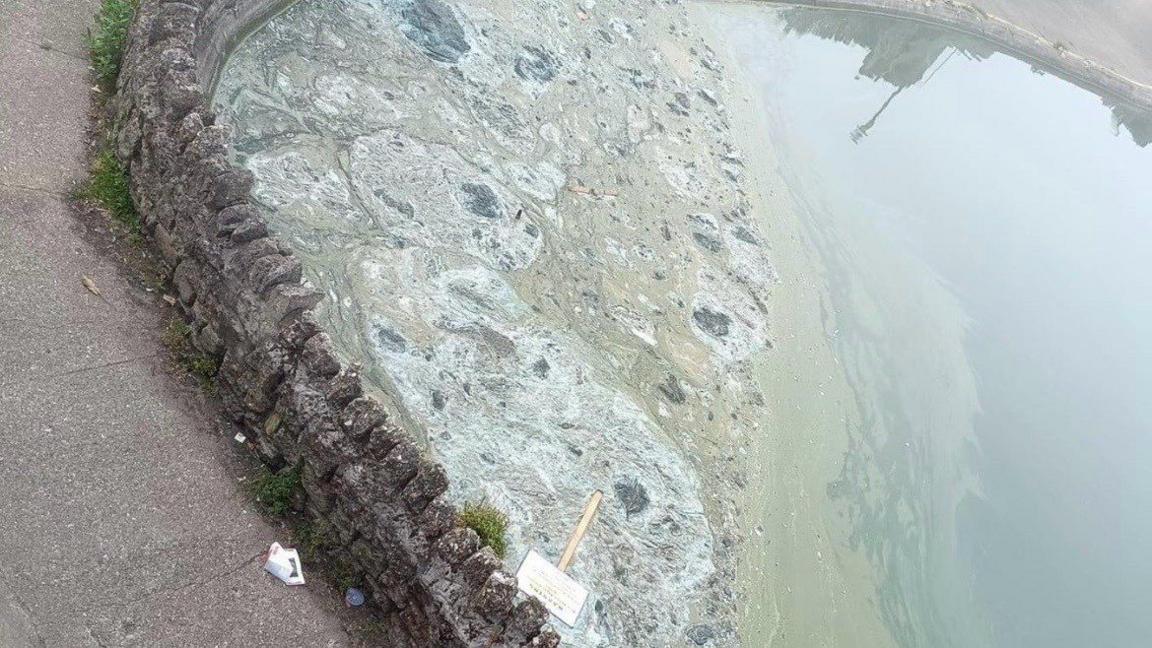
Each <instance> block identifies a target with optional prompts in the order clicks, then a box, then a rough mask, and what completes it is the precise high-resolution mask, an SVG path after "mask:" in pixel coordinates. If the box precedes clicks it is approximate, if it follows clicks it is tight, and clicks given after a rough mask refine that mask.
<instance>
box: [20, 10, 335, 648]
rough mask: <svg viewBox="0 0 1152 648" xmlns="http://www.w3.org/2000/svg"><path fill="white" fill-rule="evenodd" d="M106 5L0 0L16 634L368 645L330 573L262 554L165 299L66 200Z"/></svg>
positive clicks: (106, 647)
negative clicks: (166, 317) (302, 570)
mask: <svg viewBox="0 0 1152 648" xmlns="http://www.w3.org/2000/svg"><path fill="white" fill-rule="evenodd" d="M94 7H95V2H94V1H92V0H87V1H86V0H0V646H3V647H4V648H27V647H33V646H35V647H46V648H58V647H59V648H113V647H120V646H141V647H148V648H161V647H175V646H181V647H184V646H188V647H193V646H195V647H201V646H205V647H212V646H217V647H224V646H231V647H236V648H260V647H264V646H269V647H271V646H276V647H279V648H296V647H307V648H313V647H324V646H350V645H352V644H353V642H352V641H351V640H350V639H349V637H348V635H347V633H346V632H345V629H344V620H343V619H342V617H343V616H345V615H346V613H344V612H342V611H341V610H340V607H339V605H338V602H337V601H333V600H332V598H333V597H331V596H326V595H322V594H321V592H322V591H323V588H320V587H305V588H288V587H287V586H284V585H282V584H280V583H279V582H278V581H275V580H272V579H271V577H269V576H267V575H266V574H264V573H263V571H262V570H261V569H260V566H259V565H258V564H257V562H256V561H255V560H254V558H255V556H256V555H257V554H259V553H260V552H261V551H262V550H263V549H264V548H266V547H267V545H268V544H269V543H270V542H271V541H272V540H274V539H277V533H276V531H275V530H274V529H273V528H271V527H270V526H269V525H268V524H266V523H265V522H264V521H262V519H261V518H260V517H259V516H257V515H256V514H254V513H253V512H252V511H251V509H250V507H249V505H248V501H247V499H246V497H245V496H244V495H243V494H241V493H238V492H237V479H236V475H235V472H236V467H237V465H238V464H237V462H236V460H235V458H234V456H233V455H232V454H231V449H230V448H229V445H228V443H229V441H228V440H227V439H224V438H222V437H221V435H220V434H219V433H216V432H215V431H214V430H213V429H211V427H210V426H209V425H208V423H207V421H208V420H209V419H208V418H207V417H205V416H204V415H203V413H200V412H198V411H197V406H196V405H195V403H196V402H197V399H196V398H195V397H194V395H192V394H190V393H189V392H188V391H187V390H188V388H186V387H182V386H181V385H180V384H179V381H176V380H174V379H172V378H170V377H169V376H168V375H167V374H166V372H165V369H164V367H165V362H166V361H165V359H164V352H163V349H162V347H161V345H160V343H159V340H158V337H159V336H158V331H159V328H160V326H159V321H160V317H161V315H160V313H159V311H158V308H157V306H156V305H155V301H156V300H155V296H151V295H148V294H147V293H145V292H143V291H142V290H139V289H135V288H132V287H130V286H129V284H128V283H127V282H126V281H125V280H124V279H123V278H122V277H121V276H120V275H119V274H118V268H117V266H116V264H115V263H113V262H112V261H110V260H109V259H107V258H106V257H105V256H104V255H102V254H100V253H99V252H98V251H97V250H95V249H94V248H93V246H92V245H90V244H89V243H88V242H86V238H85V237H84V236H82V230H81V229H80V228H79V227H78V226H77V221H76V219H75V218H74V217H73V216H72V215H71V213H70V211H69V209H68V207H67V205H66V202H65V195H66V193H67V192H68V191H69V190H70V188H71V187H72V185H73V183H74V182H75V181H76V180H77V179H79V178H80V177H82V174H83V159H82V158H83V152H84V128H85V125H86V117H85V114H86V111H87V109H88V93H89V87H90V85H91V84H90V83H89V82H88V78H87V70H86V67H87V63H86V61H85V58H84V55H83V44H82V35H83V33H84V30H85V29H86V28H87V27H88V25H90V24H91V20H92V13H93V11H94ZM82 275H88V276H90V277H92V278H93V279H94V280H95V281H96V283H97V284H98V285H99V287H100V288H101V289H102V290H103V293H104V296H105V298H106V301H104V300H101V299H100V298H98V297H95V296H94V295H91V294H89V293H88V292H87V291H86V290H85V288H84V286H83V285H82V284H81V276H82ZM281 539H282V538H281Z"/></svg>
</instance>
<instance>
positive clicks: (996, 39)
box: [722, 0, 1152, 111]
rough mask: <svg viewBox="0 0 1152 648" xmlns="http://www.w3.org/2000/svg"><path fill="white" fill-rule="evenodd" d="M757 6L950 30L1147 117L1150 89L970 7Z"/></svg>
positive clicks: (839, 2) (822, 0) (830, 2)
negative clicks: (870, 17)
mask: <svg viewBox="0 0 1152 648" xmlns="http://www.w3.org/2000/svg"><path fill="white" fill-rule="evenodd" d="M722 1H723V0H722ZM757 4H772V5H778V6H792V7H808V8H812V9H828V10H837V11H852V12H858V13H868V14H874V15H879V16H887V17H890V18H897V19H901V20H912V21H916V22H919V23H923V24H926V25H930V26H933V27H942V28H945V29H951V30H953V31H957V32H960V33H962V34H965V35H967V36H974V37H977V38H982V39H985V40H987V41H989V42H991V43H993V44H994V45H995V46H996V47H997V48H999V49H1001V50H1002V51H1004V52H1005V53H1007V54H1009V55H1012V56H1015V57H1017V58H1020V59H1022V60H1024V61H1026V62H1028V63H1031V64H1033V65H1034V66H1035V67H1037V68H1038V69H1040V70H1042V71H1044V72H1048V73H1050V74H1053V75H1055V76H1057V77H1060V78H1062V79H1064V80H1066V81H1069V82H1070V83H1074V84H1076V85H1078V86H1080V87H1083V88H1085V89H1087V90H1089V91H1091V92H1092V93H1093V94H1096V95H1098V96H1100V98H1101V99H1103V100H1104V101H1105V102H1108V101H1109V100H1111V101H1112V102H1113V103H1123V104H1126V105H1127V106H1129V107H1132V108H1136V109H1139V110H1143V111H1152V85H1148V84H1145V83H1141V82H1139V81H1136V80H1135V79H1131V78H1129V77H1126V76H1124V75H1123V74H1120V73H1119V72H1117V71H1116V70H1113V69H1111V68H1108V67H1105V66H1103V65H1100V64H1098V63H1096V62H1094V61H1092V60H1091V59H1089V58H1087V57H1085V56H1083V55H1081V54H1078V53H1076V52H1074V51H1071V50H1068V49H1065V48H1062V47H1061V46H1059V45H1058V44H1057V43H1053V42H1052V41H1049V40H1048V39H1046V38H1045V37H1043V36H1041V35H1039V34H1036V33H1035V32H1032V31H1029V30H1027V29H1025V28H1023V27H1021V26H1019V25H1016V24H1014V23H1011V22H1009V21H1007V20H1004V19H1003V18H999V17H998V16H995V15H993V14H989V13H987V12H985V11H983V10H982V9H979V8H977V7H975V6H973V5H970V4H966V3H960V2H951V1H949V0H944V1H942V2H929V3H924V4H919V3H914V2H911V1H910V0H780V1H777V0H768V2H764V3H761V2H757Z"/></svg>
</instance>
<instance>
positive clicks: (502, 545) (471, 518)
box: [460, 502, 508, 558]
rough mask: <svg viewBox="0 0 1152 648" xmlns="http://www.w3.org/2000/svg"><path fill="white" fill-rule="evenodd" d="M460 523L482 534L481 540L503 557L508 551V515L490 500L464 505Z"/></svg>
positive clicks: (479, 534) (477, 533)
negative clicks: (506, 535)
mask: <svg viewBox="0 0 1152 648" xmlns="http://www.w3.org/2000/svg"><path fill="white" fill-rule="evenodd" d="M460 524H461V525H463V526H465V527H468V528H469V529H472V530H473V531H475V532H476V535H478V536H480V542H481V544H483V545H484V546H485V547H491V549H492V551H493V552H495V554H496V555H497V556H499V557H501V558H503V557H504V554H505V553H506V552H507V551H508V541H507V540H506V539H505V537H504V536H505V533H507V531H508V516H507V515H506V514H505V513H504V512H503V511H501V510H500V509H498V508H496V507H495V506H492V505H491V504H489V503H488V502H479V503H472V502H469V503H467V504H465V505H464V508H463V509H461V511H460Z"/></svg>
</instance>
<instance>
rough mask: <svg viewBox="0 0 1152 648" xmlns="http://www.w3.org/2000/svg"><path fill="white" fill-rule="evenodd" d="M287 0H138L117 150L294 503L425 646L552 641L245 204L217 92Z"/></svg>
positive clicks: (226, 378)
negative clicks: (217, 112)
mask: <svg viewBox="0 0 1152 648" xmlns="http://www.w3.org/2000/svg"><path fill="white" fill-rule="evenodd" d="M287 4H290V2H285V0H182V1H177V0H141V2H140V7H139V10H138V13H137V19H136V24H135V26H134V28H133V30H132V34H131V38H130V42H129V46H128V49H127V52H126V54H125V59H124V65H123V70H122V72H121V76H120V81H119V87H118V93H117V97H116V99H115V101H114V103H113V109H114V113H115V127H116V136H115V145H116V150H117V154H118V156H119V157H120V159H121V161H122V162H123V163H124V164H125V166H126V168H127V169H128V170H129V172H130V173H131V186H132V194H133V197H134V198H135V200H136V205H137V207H138V209H139V211H140V214H141V217H142V220H143V223H144V229H145V232H146V234H147V235H148V237H149V238H150V239H151V241H152V242H153V243H154V244H155V246H156V247H157V249H158V250H159V251H160V253H161V254H162V256H163V258H164V261H165V262H166V264H167V265H168V267H169V268H170V269H171V273H172V274H171V277H172V282H173V285H174V286H175V290H176V292H177V294H178V299H179V307H180V309H181V310H182V311H183V313H184V315H185V316H186V318H187V319H188V321H189V322H190V323H191V325H192V329H193V331H194V334H193V338H192V339H193V342H194V343H195V345H196V346H197V347H198V348H199V349H200V350H201V351H202V352H204V353H205V354H208V355H210V356H211V357H213V358H215V359H217V360H218V361H219V363H220V371H219V374H218V376H217V379H218V386H219V392H220V396H221V398H222V400H223V402H224V405H225V408H226V411H227V413H228V415H229V416H230V417H231V418H232V419H233V420H234V421H235V422H236V423H237V424H239V425H242V426H243V427H244V428H245V429H246V430H247V432H246V433H247V434H248V436H249V437H250V438H252V439H253V440H254V443H256V445H257V447H258V448H259V451H260V453H261V455H262V457H263V458H264V459H265V461H266V462H267V463H268V464H269V465H271V466H272V467H273V468H281V467H285V466H289V467H291V466H296V467H299V469H300V470H301V471H302V472H301V476H302V483H303V491H304V494H303V497H302V500H303V501H302V503H301V505H302V506H303V507H304V508H306V509H307V511H308V513H309V514H310V515H312V516H315V517H316V518H319V519H322V520H324V521H327V522H328V523H330V525H331V527H332V528H333V529H335V532H336V534H337V535H338V536H339V544H340V546H341V547H342V549H341V551H343V552H345V553H346V555H347V556H348V557H349V560H350V561H351V562H352V563H353V565H354V566H355V568H356V569H358V570H359V571H360V573H361V575H362V576H363V578H364V581H365V583H366V586H367V589H368V590H369V592H370V593H371V594H372V595H373V597H374V599H375V601H376V602H378V603H379V605H380V607H381V608H382V610H383V611H384V613H385V614H387V615H389V617H390V618H391V619H392V620H393V621H394V622H395V625H396V627H397V628H398V629H401V630H402V631H403V633H404V634H405V635H407V637H408V641H409V642H410V643H411V644H412V645H416V646H421V647H424V646H446V647H453V648H455V647H465V646H467V647H474V648H511V647H520V646H541V647H547V646H556V645H557V644H558V643H559V637H558V636H557V635H556V633H555V632H553V631H552V630H551V629H550V628H549V627H548V626H547V625H546V623H547V619H548V615H547V612H546V611H545V610H544V608H543V606H542V605H541V604H540V603H539V602H538V601H536V600H535V599H525V598H524V597H522V596H518V594H517V587H516V580H515V578H514V577H512V576H511V575H509V574H507V573H506V572H504V571H503V570H502V563H501V561H500V560H499V559H498V558H497V557H496V556H495V555H494V554H493V553H492V552H491V550H489V549H481V548H480V541H479V538H478V537H477V536H476V534H475V533H474V532H473V531H471V530H470V529H465V528H461V527H460V526H459V524H458V521H457V511H456V509H455V508H454V507H453V506H452V505H451V504H449V503H448V502H447V501H446V500H445V499H444V493H445V491H446V489H447V486H448V477H447V475H446V473H445V471H444V468H443V467H441V466H440V465H439V464H437V463H434V462H432V461H430V460H429V459H427V458H426V457H425V456H424V454H423V453H422V452H421V449H420V448H419V447H418V446H417V444H416V443H415V442H414V441H413V440H412V439H410V438H408V437H407V436H406V435H405V434H404V433H403V432H401V431H399V430H398V429H397V428H396V427H394V426H392V425H390V424H389V422H388V420H387V417H386V415H385V413H384V409H383V407H382V406H381V405H380V404H379V403H378V402H377V401H376V400H374V399H373V398H371V397H369V396H366V395H364V393H363V390H362V387H361V381H360V376H359V372H358V367H357V366H356V365H348V364H345V363H343V362H342V361H341V360H340V359H338V358H337V357H336V355H335V353H334V351H333V347H332V344H331V341H330V339H329V337H328V336H327V335H326V334H325V333H324V332H323V331H322V330H320V327H319V326H318V325H317V324H316V321H315V319H314V318H313V315H312V309H313V307H314V306H315V305H316V304H317V303H318V302H319V301H320V299H321V295H319V294H318V293H316V292H314V291H313V290H311V289H310V288H308V287H307V286H306V285H304V284H302V283H301V265H300V261H299V260H298V259H297V258H296V257H295V256H293V254H292V251H291V250H290V249H289V248H288V247H287V246H286V245H285V244H284V243H283V242H281V241H279V240H277V239H276V238H275V237H273V236H270V235H269V232H268V227H267V225H266V223H265V221H264V219H263V217H262V216H261V213H260V212H259V211H258V210H257V209H256V207H255V206H254V205H253V204H251V202H250V200H249V193H250V190H251V188H252V182H253V179H252V176H251V174H250V173H249V172H248V171H246V170H242V169H240V168H237V167H234V166H232V165H231V164H230V163H229V162H228V150H227V149H228V142H229V133H228V132H227V130H226V129H225V128H224V127H222V126H218V125H216V124H215V123H214V116H213V113H212V110H211V108H210V107H209V97H208V91H209V89H210V88H211V87H212V84H213V83H214V80H215V75H216V74H217V73H218V72H219V69H220V67H221V65H222V62H223V60H224V57H225V56H227V54H228V52H229V51H230V49H231V48H232V47H233V46H234V45H235V44H236V43H237V42H238V41H239V40H240V39H242V38H243V37H244V35H246V34H247V33H248V32H249V31H251V30H252V29H254V28H255V27H257V26H258V25H259V24H260V22H261V21H263V20H265V19H266V18H268V17H269V16H271V15H272V14H274V13H275V12H277V11H278V10H280V9H282V8H283V7H284V6H286V5H287Z"/></svg>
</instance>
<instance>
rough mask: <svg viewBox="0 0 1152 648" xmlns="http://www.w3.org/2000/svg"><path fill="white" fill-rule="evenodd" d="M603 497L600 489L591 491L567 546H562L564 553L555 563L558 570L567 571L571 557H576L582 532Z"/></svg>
mask: <svg viewBox="0 0 1152 648" xmlns="http://www.w3.org/2000/svg"><path fill="white" fill-rule="evenodd" d="M603 499H604V493H602V492H600V491H596V492H595V493H592V497H591V498H590V499H589V500H588V505H587V506H585V507H584V515H582V516H581V517H580V524H577V525H576V530H575V531H573V532H572V537H570V538H568V546H566V547H564V555H562V556H560V562H558V563H556V566H557V567H558V568H559V569H560V571H562V572H566V571H568V567H569V565H571V564H572V559H574V558H575V557H576V548H577V547H579V546H580V541H581V540H583V539H584V534H585V533H587V532H588V526H589V525H591V524H592V518H593V517H595V516H596V511H597V510H598V509H599V508H600V501H601V500H603Z"/></svg>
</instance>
